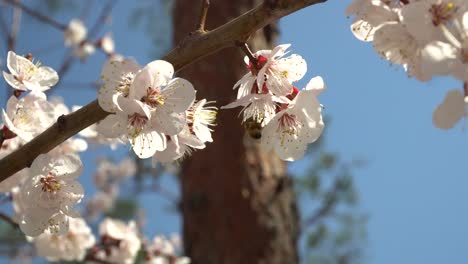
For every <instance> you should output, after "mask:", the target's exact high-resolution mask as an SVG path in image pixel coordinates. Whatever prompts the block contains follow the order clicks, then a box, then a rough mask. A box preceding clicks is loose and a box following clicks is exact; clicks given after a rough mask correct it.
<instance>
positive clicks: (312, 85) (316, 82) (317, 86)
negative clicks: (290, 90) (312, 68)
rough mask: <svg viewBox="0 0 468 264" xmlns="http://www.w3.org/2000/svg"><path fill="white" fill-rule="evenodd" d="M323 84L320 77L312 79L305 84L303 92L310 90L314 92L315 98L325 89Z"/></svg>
mask: <svg viewBox="0 0 468 264" xmlns="http://www.w3.org/2000/svg"><path fill="white" fill-rule="evenodd" d="M326 87H327V86H326V85H325V82H324V81H323V79H322V77H320V76H316V77H314V78H312V79H311V80H310V81H309V83H307V86H306V87H305V90H311V91H314V94H315V96H317V95H319V94H320V93H322V92H323V91H324V90H325V89H326Z"/></svg>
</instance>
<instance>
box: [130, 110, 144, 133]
mask: <svg viewBox="0 0 468 264" xmlns="http://www.w3.org/2000/svg"><path fill="white" fill-rule="evenodd" d="M147 122H148V118H147V117H146V116H143V115H140V114H138V113H134V114H132V115H128V123H129V124H130V126H132V127H134V128H135V129H139V130H140V131H141V129H143V127H144V126H145V125H146V123H147Z"/></svg>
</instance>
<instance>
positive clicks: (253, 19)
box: [0, 0, 327, 181]
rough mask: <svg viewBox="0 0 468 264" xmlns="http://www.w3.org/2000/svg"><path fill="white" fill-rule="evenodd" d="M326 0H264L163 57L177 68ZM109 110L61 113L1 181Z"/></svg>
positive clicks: (0, 171)
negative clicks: (59, 119) (59, 121)
mask: <svg viewBox="0 0 468 264" xmlns="http://www.w3.org/2000/svg"><path fill="white" fill-rule="evenodd" d="M326 1H327V0H266V1H265V2H264V3H263V4H261V5H259V6H257V7H255V8H254V9H252V10H250V11H248V12H247V13H245V14H243V15H241V16H239V17H237V18H235V19H233V20H231V21H230V22H228V23H226V24H224V25H222V26H220V27H218V28H216V29H214V30H212V31H210V32H206V33H201V32H199V33H196V34H195V33H194V34H190V35H189V36H187V38H186V39H185V40H183V41H182V42H181V43H179V44H178V45H177V47H176V48H175V49H173V50H172V51H171V52H169V54H167V55H166V56H164V57H163V58H162V59H163V60H166V61H168V62H170V63H172V65H174V69H175V70H176V71H179V70H181V69H182V68H183V67H185V66H187V65H188V64H190V63H193V62H195V61H197V60H199V59H201V58H203V57H205V56H207V55H209V54H212V53H214V52H216V51H219V50H221V49H223V48H226V47H229V46H232V47H233V46H235V43H236V41H244V42H245V41H246V40H247V39H248V38H249V36H250V35H252V34H253V33H255V32H256V31H257V30H258V29H261V28H263V27H264V26H266V25H268V24H270V23H271V22H273V21H275V20H277V19H279V18H281V17H284V16H286V15H289V14H291V13H293V12H295V11H298V10H300V9H302V8H305V7H307V6H311V5H314V4H318V3H323V2H326ZM107 115H109V113H107V112H105V111H104V110H102V109H101V108H100V107H99V104H98V102H97V100H94V101H93V102H91V103H89V104H88V105H86V106H84V107H83V108H81V109H80V110H78V111H76V112H73V113H71V114H68V115H66V116H64V117H63V123H64V124H63V125H60V127H59V124H58V123H57V122H56V123H55V124H54V125H52V126H51V127H50V128H48V129H47V130H45V131H44V132H43V133H41V134H40V135H39V136H37V137H36V138H34V139H33V140H31V141H30V142H28V143H27V144H25V145H24V146H22V147H21V148H19V149H17V150H16V151H14V152H12V153H11V154H9V155H8V156H6V157H5V158H3V159H2V160H0V181H3V180H5V179H6V178H8V177H9V176H11V175H13V174H14V173H16V172H18V171H20V170H22V169H24V168H26V167H29V166H30V165H31V163H32V162H33V161H34V159H35V158H36V157H37V156H39V155H40V154H42V153H47V152H49V151H50V150H52V149H53V148H55V147H56V146H58V145H59V144H61V143H62V142H64V141H65V140H67V139H68V138H70V137H72V136H73V135H75V134H76V133H78V132H79V131H81V130H83V129H85V128H86V127H88V126H90V125H92V124H94V123H96V122H99V121H100V120H102V119H104V118H105V117H106V116H107Z"/></svg>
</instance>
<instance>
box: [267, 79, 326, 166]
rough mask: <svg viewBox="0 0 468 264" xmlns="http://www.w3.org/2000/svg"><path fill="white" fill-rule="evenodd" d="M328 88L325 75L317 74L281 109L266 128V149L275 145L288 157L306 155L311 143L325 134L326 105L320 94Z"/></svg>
mask: <svg viewBox="0 0 468 264" xmlns="http://www.w3.org/2000/svg"><path fill="white" fill-rule="evenodd" d="M324 89H325V83H324V82H323V80H322V78H321V77H315V78H313V79H312V80H311V81H310V82H309V83H308V84H307V86H306V88H304V89H303V90H301V91H300V92H299V93H298V94H297V96H296V97H295V98H294V99H293V100H292V102H291V103H290V104H289V105H287V106H285V108H284V109H283V110H281V111H280V112H278V113H277V114H276V115H275V117H273V119H272V120H271V121H270V122H269V123H268V124H267V125H266V126H265V127H264V128H263V132H262V138H261V145H262V147H263V148H264V149H265V150H271V149H273V150H274V151H275V152H276V153H277V154H278V156H279V157H280V158H281V159H283V160H287V161H294V160H297V159H300V158H302V156H304V154H305V151H306V149H307V145H308V144H309V143H312V142H314V141H316V140H317V139H318V138H319V137H320V135H321V134H322V131H323V128H324V123H323V120H322V114H321V110H322V106H321V105H320V103H319V102H318V101H317V98H316V97H317V95H318V94H320V93H321V92H322V91H323V90H324Z"/></svg>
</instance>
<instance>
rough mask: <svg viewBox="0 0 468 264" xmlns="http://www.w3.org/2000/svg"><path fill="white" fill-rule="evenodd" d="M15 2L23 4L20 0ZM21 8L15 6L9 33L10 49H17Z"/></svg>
mask: <svg viewBox="0 0 468 264" xmlns="http://www.w3.org/2000/svg"><path fill="white" fill-rule="evenodd" d="M15 3H18V4H21V2H20V0H16V1H15ZM21 13H22V12H21V8H18V7H13V16H12V18H11V28H10V32H9V34H8V50H15V47H16V39H17V36H18V32H19V29H20V25H21Z"/></svg>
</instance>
